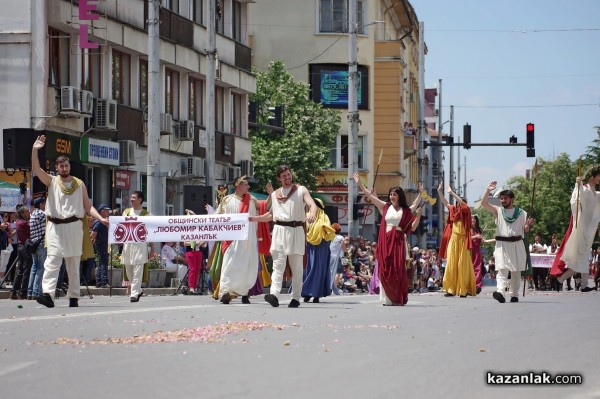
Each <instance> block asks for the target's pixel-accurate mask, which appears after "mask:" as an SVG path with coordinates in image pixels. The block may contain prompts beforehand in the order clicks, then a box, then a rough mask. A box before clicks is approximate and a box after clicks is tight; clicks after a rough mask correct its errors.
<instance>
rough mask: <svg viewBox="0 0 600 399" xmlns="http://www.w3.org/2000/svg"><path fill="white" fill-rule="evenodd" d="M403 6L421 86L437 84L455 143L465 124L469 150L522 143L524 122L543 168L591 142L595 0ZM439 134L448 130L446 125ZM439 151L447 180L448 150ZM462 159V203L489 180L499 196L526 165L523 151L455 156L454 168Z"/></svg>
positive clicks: (596, 75) (598, 7) (597, 71)
mask: <svg viewBox="0 0 600 399" xmlns="http://www.w3.org/2000/svg"><path fill="white" fill-rule="evenodd" d="M411 4H412V5H413V7H414V9H415V12H416V14H417V17H418V19H419V21H421V22H423V23H424V28H425V35H424V38H425V44H426V46H427V54H426V56H425V87H426V88H436V87H438V86H439V84H438V81H439V79H442V117H443V120H444V121H446V120H449V119H450V106H451V105H453V106H454V135H455V137H456V136H457V135H458V136H459V137H460V138H461V139H460V140H458V139H456V138H455V141H461V142H462V131H463V125H464V124H466V123H469V124H470V125H471V136H472V138H471V141H472V143H508V142H509V137H510V136H512V135H515V136H516V137H517V139H518V142H519V143H525V126H526V124H527V123H528V122H531V123H534V124H535V150H536V157H538V158H540V157H541V158H543V159H544V160H552V159H555V158H556V157H557V156H558V155H559V154H561V153H567V154H568V155H569V156H570V159H571V160H575V159H577V158H578V157H579V156H581V155H583V154H584V153H585V152H586V149H587V147H588V146H590V145H592V140H594V139H596V138H598V133H597V131H596V129H595V128H594V127H595V126H599V125H600V51H599V44H600V19H599V18H598V16H599V15H600V1H599V0H569V1H566V0H485V1H484V0H454V1H450V0H411ZM436 108H437V106H436ZM443 131H444V132H445V133H448V132H449V131H450V123H447V124H445V125H444V128H443ZM444 148H445V156H444V158H445V171H446V175H448V173H447V171H448V170H449V165H448V164H449V158H450V157H449V147H444ZM454 151H455V157H454V166H455V170H456V166H457V165H458V162H457V150H456V147H455V149H454ZM465 156H466V170H467V181H469V183H468V185H467V197H468V200H469V202H473V201H475V200H477V199H479V198H481V196H482V194H483V192H484V190H485V188H486V187H487V185H488V184H489V183H490V182H491V181H493V180H496V181H498V188H501V187H502V186H504V185H505V182H506V181H507V180H508V179H509V178H510V177H512V176H517V175H521V176H524V175H525V171H526V170H527V169H531V168H532V166H533V164H534V162H535V158H527V157H526V150H525V147H524V146H523V147H472V148H471V149H470V150H465V149H463V148H461V149H460V159H461V161H460V164H461V165H464V164H465V158H464V157H465ZM463 168H464V166H463ZM471 179H472V180H473V181H470V180H471ZM447 182H448V179H447V178H446V183H447ZM464 182H465V180H464V169H463V171H461V184H463V183H464Z"/></svg>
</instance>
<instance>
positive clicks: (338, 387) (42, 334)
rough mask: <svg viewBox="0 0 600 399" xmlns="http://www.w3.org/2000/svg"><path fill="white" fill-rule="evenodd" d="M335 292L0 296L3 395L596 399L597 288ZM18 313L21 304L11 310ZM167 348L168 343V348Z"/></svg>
mask: <svg viewBox="0 0 600 399" xmlns="http://www.w3.org/2000/svg"><path fill="white" fill-rule="evenodd" d="M492 290H493V288H492V287H485V288H484V292H483V293H482V294H481V295H479V296H478V297H474V298H471V297H469V298H464V299H463V298H444V297H443V295H442V294H440V293H432V294H411V295H410V296H409V303H408V305H407V306H404V307H384V306H381V305H379V304H378V297H376V296H369V295H344V296H333V297H327V298H325V299H322V301H321V303H319V304H313V303H302V304H301V307H300V308H298V309H290V308H287V303H288V301H289V296H287V295H282V297H281V303H282V304H281V306H280V307H279V308H272V307H271V306H270V305H268V304H267V303H265V302H264V301H263V300H262V297H253V298H252V304H251V305H242V304H241V303H240V301H239V299H237V300H234V301H232V303H231V304H230V305H221V304H219V303H218V302H217V301H215V300H213V299H212V298H211V297H209V296H183V295H178V296H145V297H142V298H141V300H140V302H138V303H130V302H129V299H128V298H127V297H124V296H117V297H105V296H95V297H94V298H93V299H89V298H87V297H85V298H81V299H80V307H79V308H68V307H67V306H68V301H67V300H65V299H59V300H58V301H57V307H55V308H53V309H47V308H44V307H42V306H40V305H38V304H37V303H35V302H34V301H11V300H0V345H1V348H2V351H1V352H0V353H1V354H0V358H1V359H2V360H1V361H0V381H1V383H2V387H3V393H2V397H4V398H11V399H19V398H27V399H31V398H35V397H44V398H65V399H75V398H78V399H82V398H85V399H87V398H117V397H120V398H129V397H132V398H186V397H198V398H258V397H262V398H275V397H285V398H343V397H353V398H354V397H356V398H358V397H360V398H406V397H409V398H411V397H412V398H417V397H433V398H436V397H442V398H463V399H464V398H486V399H487V398H503V399H504V398H511V399H515V398H599V397H600V384H598V381H600V368H599V367H598V361H599V359H600V358H599V356H598V355H599V350H598V342H597V341H596V340H595V338H596V335H597V331H598V327H599V325H600V323H599V321H598V313H596V312H597V308H598V306H597V304H598V301H599V300H600V292H590V293H579V292H563V293H545V292H538V293H534V292H529V293H528V294H527V296H526V297H525V298H521V302H519V303H505V304H499V303H498V302H496V301H495V300H494V299H492V297H491V292H492ZM18 305H21V306H22V307H21V308H19V307H18ZM170 340H177V341H176V342H169V341H170ZM487 372H496V373H503V374H505V373H512V374H514V373H529V372H534V373H542V372H548V373H550V374H552V375H555V374H578V375H581V376H582V378H583V383H582V384H577V385H562V386H557V385H545V386H539V385H538V386H536V385H519V386H514V385H513V386H508V385H502V386H498V385H494V386H492V385H488V384H487V383H486V381H487Z"/></svg>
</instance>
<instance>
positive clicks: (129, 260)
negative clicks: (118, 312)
mask: <svg viewBox="0 0 600 399" xmlns="http://www.w3.org/2000/svg"><path fill="white" fill-rule="evenodd" d="M129 201H130V202H131V208H127V209H125V210H124V211H123V216H151V213H150V212H148V211H147V210H146V209H144V208H142V203H143V202H144V193H143V192H141V191H134V192H133V193H131V197H130V198H129ZM122 256H123V264H124V265H125V273H127V278H128V279H129V284H130V287H131V291H130V293H129V295H130V298H129V301H130V302H138V301H139V300H140V297H141V296H142V294H143V292H142V279H143V277H144V264H145V263H147V262H148V244H147V243H145V242H128V243H127V244H124V245H123V253H122Z"/></svg>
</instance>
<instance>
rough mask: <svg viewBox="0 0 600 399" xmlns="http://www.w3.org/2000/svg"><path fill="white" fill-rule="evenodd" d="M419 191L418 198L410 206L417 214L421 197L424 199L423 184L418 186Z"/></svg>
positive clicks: (420, 183)
mask: <svg viewBox="0 0 600 399" xmlns="http://www.w3.org/2000/svg"><path fill="white" fill-rule="evenodd" d="M417 190H418V192H419V194H417V196H416V197H415V200H414V201H413V203H412V204H411V205H410V211H411V212H415V211H416V210H417V208H418V207H419V204H420V203H421V197H422V193H423V182H419V184H418V185H417Z"/></svg>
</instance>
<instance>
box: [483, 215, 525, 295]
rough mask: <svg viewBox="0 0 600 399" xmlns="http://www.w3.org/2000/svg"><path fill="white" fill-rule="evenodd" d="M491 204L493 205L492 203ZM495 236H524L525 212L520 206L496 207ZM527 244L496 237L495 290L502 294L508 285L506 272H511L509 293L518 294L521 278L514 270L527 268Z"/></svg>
mask: <svg viewBox="0 0 600 399" xmlns="http://www.w3.org/2000/svg"><path fill="white" fill-rule="evenodd" d="M492 206H493V205H492ZM496 210H497V214H498V216H497V217H496V237H517V236H521V237H524V236H525V223H527V212H525V211H524V210H523V209H521V208H512V209H505V208H503V207H496ZM528 253H529V244H527V243H525V242H524V240H523V239H521V240H517V241H502V240H498V238H496V248H495V249H494V259H495V260H496V263H495V265H496V272H497V274H496V282H497V286H496V291H497V292H500V293H501V294H503V295H504V289H505V288H506V287H507V286H508V272H509V271H510V272H511V279H510V288H509V295H510V296H511V297H518V296H519V286H520V285H521V278H520V276H519V275H518V274H517V273H515V272H520V271H523V270H525V269H526V268H527V257H528Z"/></svg>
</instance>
